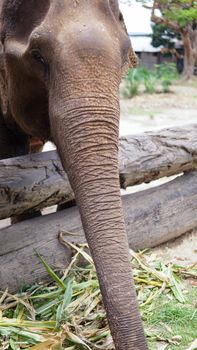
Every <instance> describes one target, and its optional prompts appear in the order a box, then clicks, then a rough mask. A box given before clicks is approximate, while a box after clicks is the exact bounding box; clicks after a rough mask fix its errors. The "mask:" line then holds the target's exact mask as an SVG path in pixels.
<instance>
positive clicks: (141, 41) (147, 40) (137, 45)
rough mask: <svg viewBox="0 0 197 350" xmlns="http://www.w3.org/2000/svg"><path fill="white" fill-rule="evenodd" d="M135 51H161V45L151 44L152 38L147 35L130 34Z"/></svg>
mask: <svg viewBox="0 0 197 350" xmlns="http://www.w3.org/2000/svg"><path fill="white" fill-rule="evenodd" d="M129 36H130V39H131V44H132V47H133V49H134V51H135V52H160V50H161V48H160V47H157V48H156V47H153V46H152V45H151V40H152V38H151V37H150V36H147V35H144V36H143V35H129Z"/></svg>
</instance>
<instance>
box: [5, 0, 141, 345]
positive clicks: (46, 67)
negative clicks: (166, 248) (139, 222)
mask: <svg viewBox="0 0 197 350" xmlns="http://www.w3.org/2000/svg"><path fill="white" fill-rule="evenodd" d="M0 6H1V13H2V16H1V18H2V20H1V43H2V44H1V45H2V46H1V56H0V57H1V62H0V68H1V71H0V78H1V79H0V82H1V84H0V89H1V91H0V95H1V112H0V158H5V157H13V156H16V155H21V154H26V153H28V152H29V151H30V149H34V150H38V149H39V147H40V146H42V143H43V142H44V141H46V140H51V141H53V142H54V143H55V144H56V146H57V149H58V152H59V154H60V157H61V160H62V163H63V166H64V169H65V170H66V172H67V173H68V176H69V180H70V183H71V185H72V187H73V190H74V192H75V196H76V201H77V205H78V207H79V210H80V214H81V218H82V223H83V227H84V231H85V234H86V237H87V240H88V243H89V247H90V250H91V254H92V256H93V259H94V262H95V266H96V270H97V274H98V278H99V283H100V288H101V292H102V296H103V301H104V305H105V308H106V311H107V317H108V322H109V326H110V329H111V333H112V336H113V340H114V344H115V349H116V350H134V349H140V350H145V349H147V345H146V341H145V337H144V332H143V327H142V324H141V320H140V316H139V311H138V306H137V301H136V295H135V288H134V284H133V279H132V273H131V268H130V263H129V254H128V243H127V238H126V232H125V224H124V220H123V213H122V205H121V198H120V189H119V174H118V134H119V84H120V81H121V77H122V74H123V73H125V72H126V71H127V68H128V66H132V65H134V63H135V55H134V53H133V51H132V49H131V46H130V40H129V37H128V35H127V32H126V28H125V25H124V21H123V18H122V15H121V13H120V11H119V6H118V0H5V1H4V2H2V1H1V2H0ZM35 140H37V141H35ZM32 145H33V146H32Z"/></svg>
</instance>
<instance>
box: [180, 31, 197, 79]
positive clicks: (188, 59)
mask: <svg viewBox="0 0 197 350" xmlns="http://www.w3.org/2000/svg"><path fill="white" fill-rule="evenodd" d="M181 35H182V40H183V46H184V70H183V77H184V79H187V80H188V79H191V78H192V77H193V74H194V65H195V57H194V50H193V47H192V42H191V38H190V35H189V31H186V30H185V31H182V33H181Z"/></svg>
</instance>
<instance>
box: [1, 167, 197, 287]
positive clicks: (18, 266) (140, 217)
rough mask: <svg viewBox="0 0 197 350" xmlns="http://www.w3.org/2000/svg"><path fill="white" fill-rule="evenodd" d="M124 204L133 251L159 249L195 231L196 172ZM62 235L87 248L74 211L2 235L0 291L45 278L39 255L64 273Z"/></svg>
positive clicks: (67, 259)
mask: <svg viewBox="0 0 197 350" xmlns="http://www.w3.org/2000/svg"><path fill="white" fill-rule="evenodd" d="M122 200H123V209H124V215H125V222H126V227H127V235H128V240H129V245H130V247H131V248H133V249H134V250H136V249H144V248H150V247H154V246H157V245H159V244H161V243H164V242H166V241H169V240H170V239H173V238H176V237H179V236H180V235H182V234H183V233H185V232H187V231H189V230H191V229H193V228H195V227H197V172H196V171H194V172H192V173H188V174H186V175H184V176H180V177H177V178H176V179H175V180H173V181H171V182H168V183H167V184H165V185H161V186H159V187H156V188H152V189H149V190H146V191H142V192H138V193H135V194H132V195H127V196H123V198H122ZM60 231H66V232H73V235H72V234H69V233H68V234H66V235H65V239H66V240H67V241H68V242H73V243H75V244H76V243H84V242H85V236H84V233H83V229H82V225H81V220H80V217H79V212H78V209H77V208H76V207H73V208H70V209H67V210H64V211H60V212H57V213H54V214H50V215H47V216H43V217H40V218H35V219H31V220H28V221H24V222H21V223H18V224H16V225H12V226H10V227H7V228H4V229H2V230H0V289H2V290H4V289H6V288H7V287H9V289H10V291H15V290H17V289H18V288H19V287H21V286H22V285H23V283H25V285H31V284H32V283H35V282H36V281H40V280H45V279H46V278H47V273H46V271H45V269H44V268H43V266H42V264H41V263H40V261H39V259H38V258H37V256H36V254H35V250H36V251H38V252H39V253H40V254H41V255H42V256H43V257H44V259H45V260H46V261H47V262H48V263H49V264H50V265H51V266H52V267H53V268H54V269H55V270H56V271H59V270H63V269H65V268H66V267H67V266H68V264H69V262H70V259H71V256H72V251H71V250H70V249H69V248H66V247H64V246H62V245H61V244H60V243H59V241H58V234H59V232H60ZM41 232H42V234H40V233H41ZM24 261H25V264H24Z"/></svg>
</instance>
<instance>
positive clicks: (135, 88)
mask: <svg viewBox="0 0 197 350" xmlns="http://www.w3.org/2000/svg"><path fill="white" fill-rule="evenodd" d="M139 87H140V76H139V71H138V68H134V69H129V71H128V74H127V76H126V78H125V87H124V90H123V96H124V97H127V98H130V97H132V96H135V95H138V93H139Z"/></svg>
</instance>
